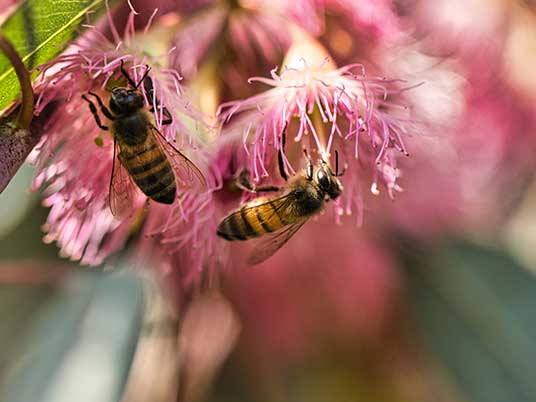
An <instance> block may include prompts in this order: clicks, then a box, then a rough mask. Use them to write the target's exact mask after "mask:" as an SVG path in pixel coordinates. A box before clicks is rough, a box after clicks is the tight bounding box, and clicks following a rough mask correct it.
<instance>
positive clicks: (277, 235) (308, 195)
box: [217, 151, 344, 265]
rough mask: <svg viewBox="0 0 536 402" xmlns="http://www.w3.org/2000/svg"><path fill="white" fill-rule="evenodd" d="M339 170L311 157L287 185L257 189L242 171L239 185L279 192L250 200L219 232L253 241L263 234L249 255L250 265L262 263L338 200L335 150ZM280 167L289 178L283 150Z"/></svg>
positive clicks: (219, 227)
mask: <svg viewBox="0 0 536 402" xmlns="http://www.w3.org/2000/svg"><path fill="white" fill-rule="evenodd" d="M335 157H336V168H335V173H334V172H333V171H332V170H331V168H330V167H329V165H328V164H327V162H325V161H324V160H322V159H320V160H319V162H318V166H316V167H315V166H314V165H313V163H312V161H311V160H310V159H309V157H307V166H306V168H305V169H304V171H303V172H301V173H298V174H296V175H294V176H293V177H291V178H290V179H289V180H288V184H287V185H286V186H285V187H283V188H278V187H274V186H268V187H259V188H255V187H254V186H252V185H251V184H250V183H249V182H248V181H247V180H245V177H244V174H241V175H240V177H239V181H238V186H239V187H241V188H243V189H245V190H247V191H251V192H255V193H257V192H263V191H270V192H272V191H273V192H279V194H278V195H271V196H263V197H259V198H256V199H254V200H251V201H249V202H246V203H245V204H244V205H243V206H242V207H241V208H239V209H237V210H235V211H233V212H231V213H230V214H229V215H228V216H227V217H225V218H224V219H223V220H222V221H221V222H220V224H219V226H218V231H217V233H218V235H219V236H221V237H223V238H224V239H226V240H230V241H233V240H249V239H253V238H256V237H263V238H262V239H261V240H260V241H259V243H258V244H257V245H256V246H255V247H254V249H253V250H252V252H251V254H250V255H249V257H248V263H249V264H252V265H254V264H258V263H260V262H262V261H264V260H266V259H267V258H269V257H270V256H272V255H273V254H274V253H275V252H276V251H277V250H279V249H280V248H281V247H282V246H283V245H284V244H285V243H286V242H287V241H288V240H289V239H290V238H291V237H292V236H293V235H294V234H295V233H296V232H297V231H298V229H300V228H301V227H302V226H303V224H304V223H305V222H307V220H308V219H309V218H310V217H312V216H314V215H316V214H318V213H319V212H320V211H322V210H323V208H324V205H325V203H326V202H327V201H329V200H335V199H336V198H337V197H338V196H339V195H340V194H341V192H342V184H341V182H340V180H339V177H340V176H342V175H343V173H344V171H343V172H341V173H339V167H338V165H339V163H338V159H339V158H338V153H337V152H336V153H335ZM279 170H280V173H281V176H282V177H283V178H284V179H285V180H287V175H286V173H285V170H284V166H283V160H282V157H281V151H280V153H279Z"/></svg>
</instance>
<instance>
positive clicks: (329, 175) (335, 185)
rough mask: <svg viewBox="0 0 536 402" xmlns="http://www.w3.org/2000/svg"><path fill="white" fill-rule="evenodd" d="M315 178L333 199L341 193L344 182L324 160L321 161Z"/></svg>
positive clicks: (319, 185)
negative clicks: (342, 182)
mask: <svg viewBox="0 0 536 402" xmlns="http://www.w3.org/2000/svg"><path fill="white" fill-rule="evenodd" d="M313 180H314V181H315V182H316V184H317V185H318V187H320V189H321V190H322V191H324V192H325V193H326V194H327V195H328V196H329V198H331V199H332V200H334V199H336V198H337V197H339V195H341V192H342V184H341V182H340V180H339V178H338V177H337V175H336V174H334V173H333V171H332V170H331V168H330V167H329V166H328V165H327V164H326V163H325V162H324V161H321V162H320V166H319V167H318V169H317V170H316V172H315V174H314V177H313Z"/></svg>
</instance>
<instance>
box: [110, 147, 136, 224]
mask: <svg viewBox="0 0 536 402" xmlns="http://www.w3.org/2000/svg"><path fill="white" fill-rule="evenodd" d="M118 147H119V145H117V141H114V158H113V162H112V177H111V178H110V192H109V197H110V210H111V211H112V215H113V216H116V217H126V216H129V215H130V214H131V213H132V205H133V201H134V197H135V195H136V188H135V187H134V183H133V182H132V179H131V178H130V175H129V174H128V172H127V171H126V169H125V168H124V167H123V165H121V163H120V162H119V159H118V154H119V153H118Z"/></svg>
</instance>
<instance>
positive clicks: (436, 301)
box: [408, 243, 536, 402]
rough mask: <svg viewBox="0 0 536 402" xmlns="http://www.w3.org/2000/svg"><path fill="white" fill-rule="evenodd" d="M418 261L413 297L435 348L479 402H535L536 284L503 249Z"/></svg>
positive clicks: (455, 249)
mask: <svg viewBox="0 0 536 402" xmlns="http://www.w3.org/2000/svg"><path fill="white" fill-rule="evenodd" d="M419 254H420V256H415V255H413V256H412V257H411V258H410V260H409V264H408V265H409V274H408V275H409V278H408V279H409V285H410V295H411V296H412V300H413V308H414V313H415V318H416V320H417V322H418V323H419V324H420V326H421V328H422V330H423V334H424V337H425V339H426V341H427V344H428V345H429V347H430V349H431V350H432V351H433V352H434V353H435V354H437V355H438V356H439V357H440V358H441V360H442V361H443V362H444V363H445V364H446V366H447V367H449V368H450V370H451V373H452V377H453V378H454V379H456V380H457V382H458V384H459V385H460V387H461V389H463V390H465V392H466V393H467V394H468V395H469V397H470V400H471V401H474V402H490V401H493V402H512V401H516V402H525V401H527V402H528V401H536V381H534V374H535V373H536V320H535V314H534V312H535V311H536V278H535V277H534V275H533V274H531V273H529V272H528V271H526V270H525V269H523V268H522V267H520V266H519V265H518V264H517V263H516V262H515V261H514V260H513V259H512V258H511V257H509V256H508V255H506V254H505V253H503V252H501V251H497V250H490V249H487V248H483V247H480V246H476V245H472V244H467V243H462V244H460V243H456V244H449V245H447V246H446V247H443V248H442V249H440V250H436V251H433V252H430V250H427V252H426V253H424V252H423V253H419Z"/></svg>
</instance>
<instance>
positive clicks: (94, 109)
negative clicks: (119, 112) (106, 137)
mask: <svg viewBox="0 0 536 402" xmlns="http://www.w3.org/2000/svg"><path fill="white" fill-rule="evenodd" d="M82 98H83V99H84V100H85V101H86V102H87V103H88V104H89V111H90V112H91V114H92V115H93V117H94V118H95V121H96V122H97V126H99V128H100V129H101V130H104V131H108V126H105V125H104V124H102V122H101V119H100V116H99V113H98V112H97V107H96V106H95V104H94V103H93V102H91V101H90V100H89V99H88V98H87V97H86V96H85V95H82Z"/></svg>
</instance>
